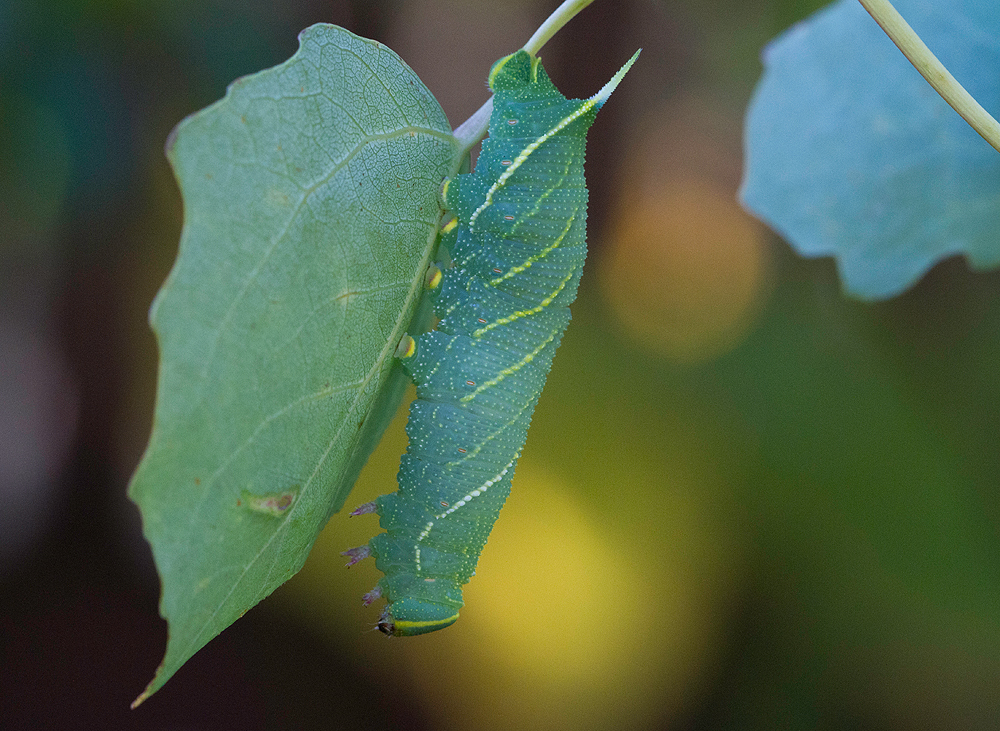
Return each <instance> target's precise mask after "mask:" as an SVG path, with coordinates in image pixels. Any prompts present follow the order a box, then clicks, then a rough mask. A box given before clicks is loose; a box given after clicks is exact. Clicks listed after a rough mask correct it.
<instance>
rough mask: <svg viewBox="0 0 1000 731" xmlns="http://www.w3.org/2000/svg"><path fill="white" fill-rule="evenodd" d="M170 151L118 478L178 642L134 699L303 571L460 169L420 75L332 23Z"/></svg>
mask: <svg viewBox="0 0 1000 731" xmlns="http://www.w3.org/2000/svg"><path fill="white" fill-rule="evenodd" d="M168 156H169V158H170V161H171V162H172V164H173V166H174V170H175V173H176V175H177V179H178V181H179V182H180V186H181V190H182V193H183V198H184V208H185V221H184V230H183V233H182V236H181V243H180V253H179V255H178V258H177V262H176V264H175V265H174V269H173V271H172V272H171V274H170V276H169V278H168V279H167V281H166V283H165V284H164V286H163V289H162V290H161V291H160V293H159V295H158V297H157V299H156V302H155V303H154V305H153V309H152V313H151V322H152V326H153V329H154V330H155V331H156V333H157V336H158V338H159V343H160V351H161V361H160V375H159V387H158V394H157V404H156V413H155V417H154V425H153V433H152V436H151V438H150V443H149V446H148V448H147V450H146V454H145V456H144V457H143V460H142V463H141V464H140V466H139V468H138V471H137V472H136V474H135V477H134V479H133V482H132V486H131V488H130V494H131V496H132V499H133V500H135V502H136V503H137V504H138V505H139V507H140V509H141V511H142V517H143V526H144V531H145V535H146V537H147V538H148V540H149V542H150V543H151V544H152V547H153V553H154V556H155V559H156V565H157V568H158V569H159V572H160V576H161V578H162V581H163V594H162V598H161V603H160V611H161V614H162V615H163V616H164V617H165V618H166V619H167V621H168V624H169V635H170V636H169V641H168V645H167V653H166V657H165V658H164V660H163V663H162V665H161V666H160V668H159V670H158V672H157V674H156V677H155V678H154V679H153V681H152V682H151V683H150V685H149V687H148V688H147V689H146V691H145V692H144V693H143V695H142V696H140V698H139V699H138V700H137V703H138V702H141V701H142V700H143V699H145V698H146V697H148V696H149V695H150V694H151V693H153V692H154V691H156V690H157V689H158V688H159V687H160V686H161V685H163V683H164V682H166V680H167V679H168V678H169V677H170V676H171V675H172V674H173V673H174V672H175V671H176V670H177V669H178V668H179V667H180V666H181V665H182V664H183V663H184V662H185V661H186V660H187V659H188V658H189V657H191V655H193V654H194V653H195V652H196V651H197V650H198V649H199V648H201V647H202V646H204V645H205V643H207V642H208V641H209V640H210V639H211V638H212V637H214V636H215V635H217V634H218V633H219V632H221V631H222V630H223V629H225V628H226V627H227V626H228V625H230V624H231V623H232V622H234V621H235V620H236V619H237V618H239V617H240V616H241V615H242V614H243V613H244V612H246V611H247V610H248V609H249V608H250V607H252V606H254V605H255V604H256V603H257V602H259V601H260V600H261V599H263V598H264V597H266V596H267V595H268V594H270V593H271V592H272V591H273V590H274V589H275V588H277V587H278V586H279V585H280V584H282V583H283V582H284V581H286V580H287V579H288V578H289V577H291V576H292V575H293V574H294V573H295V572H296V571H298V570H299V568H300V567H301V566H302V564H303V562H304V561H305V558H306V555H307V554H308V552H309V549H310V548H311V547H312V544H313V541H314V540H315V539H316V536H317V534H318V533H319V531H320V530H321V529H322V528H323V526H324V525H325V524H326V522H327V520H328V519H329V517H330V515H332V514H333V513H334V512H336V511H337V510H339V509H340V508H341V506H342V505H343V503H344V500H345V498H346V497H347V493H348V492H349V491H350V489H351V486H352V485H353V483H354V480H355V478H356V477H357V474H358V472H359V471H360V469H361V467H362V466H363V465H364V463H365V461H366V460H367V458H368V455H369V453H370V452H371V450H372V449H373V448H374V446H375V444H376V443H377V441H378V439H379V437H380V436H381V433H382V430H383V428H384V426H385V425H386V424H387V422H388V420H389V419H390V418H391V416H392V414H393V412H394V411H395V409H396V407H397V405H398V402H399V398H400V396H401V394H402V391H403V388H404V387H405V384H406V378H405V375H403V373H402V371H401V369H399V367H398V366H397V365H394V364H395V362H396V361H395V359H394V357H393V352H394V350H395V348H396V345H397V343H398V341H399V338H400V337H401V335H402V334H403V333H404V332H405V331H406V330H407V328H408V326H410V323H411V321H412V320H413V319H414V315H415V313H416V312H417V309H418V303H419V299H420V293H421V291H422V289H423V273H424V270H425V268H426V266H427V263H428V262H429V261H430V259H431V257H432V256H433V254H434V250H435V246H436V235H437V227H438V219H439V216H440V213H441V211H440V208H439V205H438V194H439V190H440V185H441V182H442V180H443V178H444V177H445V176H447V175H450V174H453V173H454V172H455V170H456V169H457V166H458V147H457V143H456V141H455V139H454V138H453V137H452V134H451V130H450V127H449V125H448V121H447V119H446V118H445V115H444V113H443V112H442V110H441V107H440V106H439V105H438V103H437V102H436V100H435V99H434V97H433V96H432V95H431V94H430V92H429V91H428V90H427V89H426V87H425V86H424V85H423V84H422V83H421V81H420V80H419V79H418V78H417V76H416V75H415V74H414V73H413V71H412V70H411V69H410V68H409V67H408V66H406V64H405V63H403V61H402V60H401V59H400V58H399V57H398V56H397V55H396V54H395V53H393V52H392V51H391V50H389V49H388V48H386V47H385V46H382V45H380V44H378V43H375V42H373V41H369V40H365V39H363V38H359V37H357V36H355V35H353V34H351V33H349V32H347V31H345V30H343V29H341V28H337V27H335V26H330V25H316V26H313V27H311V28H309V29H307V30H305V31H303V33H302V34H301V36H300V47H299V50H298V52H297V53H296V54H295V55H294V56H293V57H292V58H291V59H289V60H288V61H287V62H285V63H283V64H281V65H280V66H277V67H275V68H273V69H269V70H267V71H263V72H261V73H258V74H255V75H253V76H249V77H246V78H244V79H240V80H238V81H236V82H235V83H233V84H232V85H231V86H230V88H229V90H228V92H227V94H226V97H225V98H224V99H223V100H221V101H219V102H217V103H216V104H213V105H212V106H210V107H208V108H207V109H205V110H203V111H201V112H199V113H197V114H195V115H193V116H191V117H189V118H188V119H186V120H184V121H183V122H182V123H181V124H180V125H179V126H178V128H177V129H176V131H175V134H174V135H173V136H172V140H171V142H169V143H168ZM418 319H419V318H418Z"/></svg>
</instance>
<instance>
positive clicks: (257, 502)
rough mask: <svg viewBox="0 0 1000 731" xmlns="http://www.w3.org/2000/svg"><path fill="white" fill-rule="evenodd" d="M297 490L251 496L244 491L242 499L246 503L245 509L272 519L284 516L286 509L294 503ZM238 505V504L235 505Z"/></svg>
mask: <svg viewBox="0 0 1000 731" xmlns="http://www.w3.org/2000/svg"><path fill="white" fill-rule="evenodd" d="M297 495H298V490H286V491H285V492H276V493H271V494H268V495H252V494H250V493H248V492H247V491H246V490H244V491H243V493H242V497H243V500H245V501H246V507H248V508H250V510H253V511H255V512H258V513H265V514H267V515H271V516H274V517H279V516H282V515H285V513H287V512H288V509H289V508H290V507H292V505H293V504H294V503H295V498H296V496H297ZM237 504H240V503H237Z"/></svg>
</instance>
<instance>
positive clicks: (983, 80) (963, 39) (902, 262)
mask: <svg viewBox="0 0 1000 731" xmlns="http://www.w3.org/2000/svg"><path fill="white" fill-rule="evenodd" d="M895 4H896V6H897V8H898V10H899V11H900V13H901V14H902V15H903V16H904V17H905V18H906V19H907V21H909V23H910V24H911V25H912V26H913V28H914V30H916V31H917V33H918V34H920V36H921V37H922V38H923V39H924V41H925V42H926V43H927V44H928V46H930V48H931V50H932V51H934V52H935V53H936V54H937V56H938V57H939V58H940V59H941V60H942V62H943V63H944V64H945V65H946V66H947V67H948V68H949V69H950V70H951V71H952V73H953V74H954V75H955V76H956V77H957V78H958V80H959V81H960V82H962V84H963V85H964V86H965V87H966V88H967V89H968V90H969V91H970V92H971V93H972V95H973V96H975V97H976V98H977V99H978V100H979V102H980V103H981V104H983V106H984V107H986V109H988V110H990V111H992V112H993V113H994V114H996V113H997V112H1000V4H998V3H997V0H948V1H947V2H928V1H927V0H899V1H898V2H896V3H895ZM764 66H765V72H764V76H763V78H762V80H761V82H760V85H759V86H758V88H757V92H756V94H755V96H754V99H753V102H752V103H751V105H750V109H749V111H748V114H747V124H746V176H745V179H744V182H743V189H742V198H743V201H744V203H745V204H746V205H747V206H748V207H749V208H750V209H751V210H752V211H754V212H755V213H756V214H757V215H758V216H760V217H761V218H762V219H764V220H765V221H766V222H767V223H769V224H770V225H771V226H772V227H773V228H774V229H775V230H777V231H778V232H779V233H780V234H781V235H782V236H784V237H785V238H786V239H787V240H788V242H789V243H790V244H791V245H792V246H794V247H795V248H796V249H797V250H798V251H799V252H800V253H801V254H803V255H805V256H829V255H832V256H835V257H836V258H837V264H838V266H839V269H840V272H841V276H842V278H843V281H844V286H845V288H846V289H847V290H848V291H849V292H851V293H852V294H855V295H857V296H859V297H863V298H870V299H879V298H884V297H891V296H894V295H896V294H898V293H900V292H901V291H903V290H904V289H906V288H907V287H909V286H910V285H911V284H913V283H914V282H915V281H916V280H917V279H919V278H920V276H921V275H923V273H924V272H925V271H926V270H927V269H928V268H929V267H930V266H931V265H932V264H934V263H935V262H936V261H938V260H940V259H942V258H944V257H947V256H950V255H953V254H964V255H965V256H966V257H968V259H969V260H970V262H971V263H972V264H973V265H974V266H976V267H991V266H995V265H997V264H998V263H1000V155H998V154H997V153H996V151H995V150H993V149H992V148H991V147H990V146H989V145H988V144H987V143H986V142H985V141H984V140H983V139H981V138H980V137H979V135H977V134H976V133H975V132H974V131H973V130H972V129H971V128H970V127H969V126H968V125H967V124H966V123H965V121H964V120H963V119H962V118H961V117H959V116H958V114H956V113H955V112H954V111H953V110H952V109H951V108H950V107H949V106H948V105H947V104H945V102H944V101H942V99H941V98H940V97H939V96H938V95H937V94H936V93H935V92H934V91H933V90H932V89H931V88H930V86H929V85H928V84H927V82H926V81H924V79H923V78H922V77H921V76H920V75H919V74H918V73H917V71H916V70H915V69H914V68H913V67H912V66H910V64H909V62H907V61H906V59H905V58H904V57H903V55H902V54H901V53H900V52H899V50H898V49H897V48H896V47H895V46H894V45H893V44H892V42H891V41H890V40H889V39H888V38H887V37H886V36H885V34H884V33H883V32H882V30H881V29H880V28H879V27H878V25H876V24H875V21H874V20H872V18H871V16H869V15H868V14H867V13H866V12H865V10H864V9H863V8H862V7H861V5H860V4H859V3H858V2H857V0H840V1H839V2H835V3H833V5H831V6H830V7H829V8H827V9H825V10H823V11H820V12H819V13H816V14H815V15H814V16H812V17H811V18H810V19H809V20H807V21H805V22H803V23H801V24H799V25H797V26H795V27H794V28H792V29H791V30H789V31H788V32H786V33H785V34H784V35H782V36H780V37H779V38H778V39H776V40H775V41H774V42H772V43H771V44H770V45H769V46H768V47H767V49H766V50H765V53H764Z"/></svg>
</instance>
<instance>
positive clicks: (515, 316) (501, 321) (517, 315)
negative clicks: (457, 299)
mask: <svg viewBox="0 0 1000 731" xmlns="http://www.w3.org/2000/svg"><path fill="white" fill-rule="evenodd" d="M574 274H576V270H575V269H573V270H571V271H570V273H569V274H567V275H566V276H565V277H564V278H563V280H562V281H561V282H559V286H558V287H556V288H555V290H553V292H552V294H550V295H549V296H548V297H546V298H545V299H543V300H542V301H541V302H539V303H538V304H537V305H536V306H535V307H532V308H531V309H529V310H518V311H517V312H512V313H511V314H509V315H507V316H506V317H501V318H498V319H496V320H494V321H493V322H491V323H490V324H489V325H487V326H485V327H481V328H479V329H478V330H474V331H473V332H472V337H474V338H481V337H482V336H483V335H485V334H486V333H488V332H489V331H490V330H492V329H493V328H495V327H500V326H501V325H509V324H510V323H512V322H514V321H515V320H520V319H521V318H522V317H530V316H531V315H537V314H538V313H539V312H541V311H542V310H544V309H545V308H546V307H548V306H549V305H551V304H552V301H553V300H554V299H555V298H556V297H558V296H559V293H560V292H562V291H563V290H564V289H565V288H566V285H567V284H569V280H571V279H572V278H573V275H574Z"/></svg>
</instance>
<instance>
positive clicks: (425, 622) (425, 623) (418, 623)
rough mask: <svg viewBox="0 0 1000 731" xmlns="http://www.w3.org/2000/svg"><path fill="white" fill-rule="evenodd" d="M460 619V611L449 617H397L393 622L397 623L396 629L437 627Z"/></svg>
mask: <svg viewBox="0 0 1000 731" xmlns="http://www.w3.org/2000/svg"><path fill="white" fill-rule="evenodd" d="M457 620H458V613H457V612H456V613H455V614H453V615H451V616H450V617H448V618H447V619H421V620H413V619H396V620H393V624H395V625H396V629H400V628H403V629H406V628H407V627H413V628H417V627H437V626H438V625H449V624H454V623H455V622H456V621H457Z"/></svg>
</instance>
